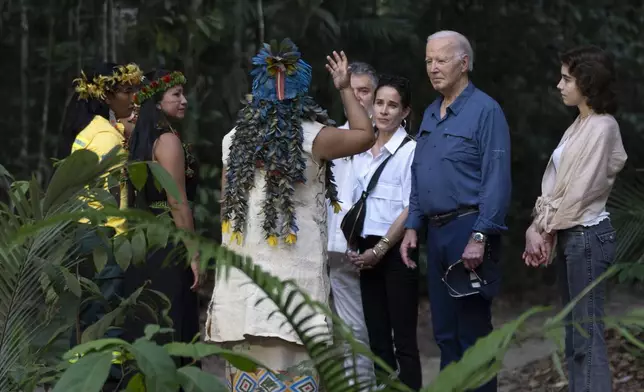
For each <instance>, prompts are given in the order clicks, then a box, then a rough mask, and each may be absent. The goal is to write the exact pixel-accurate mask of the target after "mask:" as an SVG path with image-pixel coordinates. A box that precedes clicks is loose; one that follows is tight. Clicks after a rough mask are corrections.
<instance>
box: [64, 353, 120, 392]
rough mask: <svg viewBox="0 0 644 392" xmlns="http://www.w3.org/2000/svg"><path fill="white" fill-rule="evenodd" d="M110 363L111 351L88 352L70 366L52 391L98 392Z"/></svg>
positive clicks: (105, 377)
mask: <svg viewBox="0 0 644 392" xmlns="http://www.w3.org/2000/svg"><path fill="white" fill-rule="evenodd" d="M111 365H112V353H109V352H99V353H91V354H88V355H86V356H84V357H82V358H80V359H79V360H78V362H76V363H75V364H73V365H72V366H70V367H69V368H68V369H67V370H66V371H65V373H63V375H62V377H61V378H60V381H58V382H57V383H56V386H55V387H54V390H53V392H76V391H77V392H100V391H101V390H102V388H103V384H105V380H107V376H108V374H109V372H110V366H111Z"/></svg>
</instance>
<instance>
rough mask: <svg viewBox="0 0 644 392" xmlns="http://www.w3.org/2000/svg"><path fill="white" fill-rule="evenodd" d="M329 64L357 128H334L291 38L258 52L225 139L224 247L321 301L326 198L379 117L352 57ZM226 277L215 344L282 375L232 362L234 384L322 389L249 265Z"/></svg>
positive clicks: (331, 199) (236, 387) (365, 145)
mask: <svg viewBox="0 0 644 392" xmlns="http://www.w3.org/2000/svg"><path fill="white" fill-rule="evenodd" d="M327 61H328V64H327V69H328V71H329V72H330V74H331V76H332V77H333V82H334V85H335V87H336V88H337V89H338V90H339V91H340V96H341V98H342V102H343V104H344V107H345V111H346V114H347V117H348V120H349V124H350V128H351V129H350V130H346V129H338V128H336V127H334V123H333V122H332V120H330V119H329V116H328V115H327V113H326V111H325V110H324V109H322V108H321V107H320V106H319V105H317V104H316V103H315V101H314V100H313V99H312V98H311V97H310V96H308V95H307V93H308V90H309V86H310V83H311V66H310V65H309V64H307V63H306V62H305V61H304V60H302V58H301V54H300V52H299V50H298V48H297V46H296V45H295V44H294V43H293V42H292V41H291V40H290V39H284V40H283V41H282V42H281V43H280V44H277V43H275V42H274V43H272V44H270V45H269V44H264V46H263V47H262V48H261V50H260V52H259V53H258V54H257V55H256V56H255V57H253V59H252V63H253V67H254V69H253V71H252V72H251V76H252V77H253V84H252V94H249V95H247V96H246V100H245V101H244V102H243V103H244V106H243V108H242V109H241V110H240V111H239V115H238V119H237V123H236V126H235V128H234V129H233V130H232V131H231V132H229V133H228V134H227V135H226V136H225V137H224V140H223V143H222V161H223V167H224V173H223V174H222V194H223V200H222V207H221V219H222V244H223V245H224V246H226V247H228V248H229V249H231V250H233V251H235V252H236V253H238V254H241V255H244V256H249V257H250V258H252V260H253V263H254V264H255V265H258V266H259V267H261V268H262V270H264V271H266V272H269V273H270V274H272V275H273V276H276V277H277V278H279V279H280V280H282V281H286V280H290V281H293V282H295V283H296V284H297V285H298V286H299V287H300V288H302V289H304V290H305V291H306V292H307V294H308V295H310V296H311V298H312V299H313V300H316V301H319V302H322V303H327V302H328V297H329V280H328V274H327V266H326V260H327V257H326V246H327V233H326V227H327V225H326V211H327V206H328V204H327V203H331V204H332V205H334V204H335V205H336V206H337V203H338V201H337V192H336V188H335V184H334V182H333V176H332V172H331V165H332V163H331V160H333V159H337V158H341V157H345V156H351V155H354V154H358V153H361V152H363V151H366V150H367V149H369V148H370V147H371V146H372V145H373V143H374V141H375V135H374V130H373V127H372V124H371V120H370V119H369V116H368V115H367V112H366V111H365V110H364V108H363V107H362V106H361V105H360V103H359V102H358V100H357V99H356V97H355V96H354V94H353V92H352V90H351V86H350V74H349V71H348V61H347V57H346V55H345V54H344V53H343V52H341V53H337V52H333V54H332V57H331V56H327ZM221 275H222V276H219V274H218V276H217V279H216V282H215V289H214V291H213V295H212V300H211V302H210V306H209V310H208V319H207V322H206V341H211V342H217V343H225V345H226V346H228V347H231V348H232V349H233V350H235V351H238V352H241V353H244V354H247V355H250V356H252V357H254V358H256V359H258V360H260V361H262V362H263V363H264V364H265V365H267V366H269V367H270V368H271V369H273V370H275V371H277V372H279V373H281V374H282V375H283V377H280V378H278V377H276V375H275V374H273V373H269V372H267V371H266V370H259V371H257V372H255V373H248V372H243V371H241V370H238V369H235V368H234V367H233V366H231V365H228V366H227V371H226V374H227V379H228V382H229V385H230V388H231V390H233V391H242V390H243V391H246V390H256V389H257V390H260V387H262V386H264V387H265V388H268V387H267V386H268V385H273V383H276V384H277V385H278V387H276V389H275V390H281V391H304V390H306V391H317V390H318V388H319V386H318V383H319V382H318V381H319V380H318V378H317V376H316V375H315V372H308V371H302V372H296V374H293V373H292V369H294V368H296V367H298V365H302V363H304V362H306V361H307V360H309V357H308V355H307V352H306V349H305V348H304V346H303V345H302V341H301V340H300V338H299V337H298V336H297V335H296V333H295V332H294V331H293V329H292V328H291V327H290V326H289V325H288V324H286V323H284V321H285V318H284V317H283V316H281V315H272V316H271V314H272V313H273V312H274V311H275V310H276V307H275V305H274V304H273V303H272V302H270V301H261V299H262V298H264V297H265V295H264V294H262V292H261V290H260V289H259V288H258V287H257V286H255V285H254V284H253V283H252V281H250V280H249V278H248V277H247V276H246V275H244V274H242V273H241V272H240V271H238V270H234V269H233V270H229V271H225V273H221ZM226 275H227V276H226ZM294 301H297V300H296V299H295V300H294ZM269 316H271V317H269ZM306 316H307V315H301V317H306ZM306 325H307V327H313V328H314V329H313V330H311V331H313V332H322V333H324V332H329V328H330V326H329V323H328V322H327V320H326V318H325V316H324V315H315V316H313V317H311V318H310V319H309V320H308V321H307V323H306ZM255 388H256V389H255ZM265 390H273V389H271V388H268V389H265Z"/></svg>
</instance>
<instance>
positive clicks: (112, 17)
mask: <svg viewBox="0 0 644 392" xmlns="http://www.w3.org/2000/svg"><path fill="white" fill-rule="evenodd" d="M109 8H110V32H111V34H110V39H111V43H110V47H111V48H112V56H111V57H112V59H111V61H114V62H116V63H118V59H117V58H116V32H117V30H118V27H117V19H116V16H117V13H116V7H114V0H109Z"/></svg>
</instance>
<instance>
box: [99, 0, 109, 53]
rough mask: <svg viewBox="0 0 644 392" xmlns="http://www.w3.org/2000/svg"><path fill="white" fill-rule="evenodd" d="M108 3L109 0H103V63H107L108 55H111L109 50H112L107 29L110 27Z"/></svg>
mask: <svg viewBox="0 0 644 392" xmlns="http://www.w3.org/2000/svg"><path fill="white" fill-rule="evenodd" d="M107 2H108V0H103V12H101V22H102V25H103V28H102V32H103V36H102V37H101V38H102V39H101V42H102V44H101V49H103V56H102V57H103V62H104V63H106V62H107V53H109V49H110V48H109V41H108V39H107V37H108V36H109V31H108V29H107V27H108V23H107V18H108V15H107V13H108V12H107V8H108V7H107Z"/></svg>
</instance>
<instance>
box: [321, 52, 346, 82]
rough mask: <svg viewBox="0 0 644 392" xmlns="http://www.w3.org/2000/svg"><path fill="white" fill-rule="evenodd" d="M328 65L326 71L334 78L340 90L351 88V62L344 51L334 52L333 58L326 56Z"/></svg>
mask: <svg viewBox="0 0 644 392" xmlns="http://www.w3.org/2000/svg"><path fill="white" fill-rule="evenodd" d="M326 60H327V61H328V64H327V65H326V69H327V70H328V71H329V73H330V74H331V76H332V77H333V84H334V85H335V88H337V89H338V90H343V89H345V88H349V87H351V74H350V73H349V60H347V56H346V55H345V54H344V52H343V51H341V52H340V54H338V52H336V51H333V58H331V56H326Z"/></svg>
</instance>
